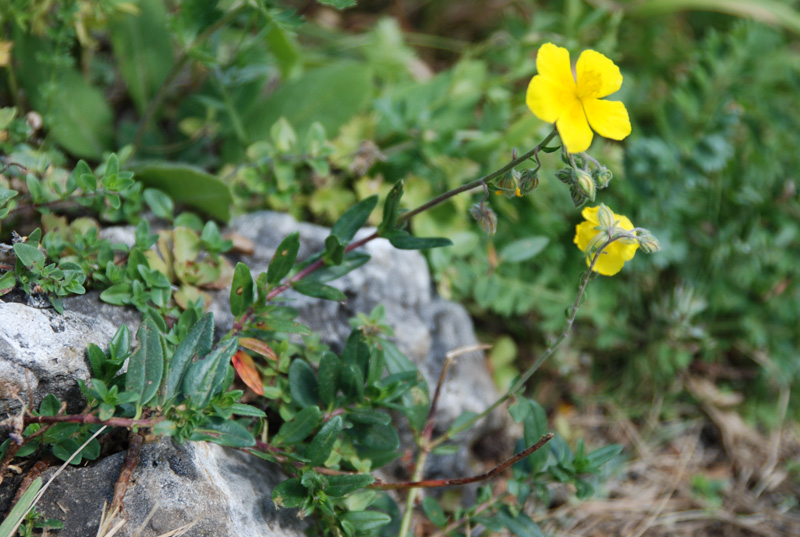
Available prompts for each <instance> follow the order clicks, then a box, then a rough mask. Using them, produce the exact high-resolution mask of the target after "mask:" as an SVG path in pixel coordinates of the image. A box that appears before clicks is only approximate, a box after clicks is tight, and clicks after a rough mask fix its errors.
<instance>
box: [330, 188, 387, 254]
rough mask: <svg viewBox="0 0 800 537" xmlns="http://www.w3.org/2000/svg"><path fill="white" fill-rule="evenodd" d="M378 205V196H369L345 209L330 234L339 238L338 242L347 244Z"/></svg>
mask: <svg viewBox="0 0 800 537" xmlns="http://www.w3.org/2000/svg"><path fill="white" fill-rule="evenodd" d="M377 204H378V196H370V197H368V198H366V199H363V200H361V201H359V202H358V203H356V204H355V205H353V206H352V207H350V208H349V209H347V211H345V213H344V214H343V215H342V216H341V217H340V218H339V220H337V221H336V223H335V224H333V228H331V234H332V235H336V236H337V237H338V238H339V242H341V243H342V244H347V243H349V242H350V241H351V240H353V237H355V235H356V232H357V231H358V230H359V229H361V227H362V226H363V225H364V224H365V223H366V222H367V219H368V218H369V215H370V214H371V213H372V210H373V209H375V206H376V205H377Z"/></svg>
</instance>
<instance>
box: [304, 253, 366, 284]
mask: <svg viewBox="0 0 800 537" xmlns="http://www.w3.org/2000/svg"><path fill="white" fill-rule="evenodd" d="M369 259H370V255H369V254H368V253H365V252H356V251H352V252H347V253H346V254H344V258H342V263H341V264H340V265H332V266H328V267H324V268H321V269H319V270H316V271H314V272H312V273H311V274H309V275H308V276H306V277H305V278H303V281H307V282H320V283H325V282H330V281H333V280H337V279H339V278H341V277H342V276H344V275H345V274H347V273H348V272H351V271H353V270H355V269H357V268H358V267H360V266H361V265H363V264H364V263H366V262H367V261H369Z"/></svg>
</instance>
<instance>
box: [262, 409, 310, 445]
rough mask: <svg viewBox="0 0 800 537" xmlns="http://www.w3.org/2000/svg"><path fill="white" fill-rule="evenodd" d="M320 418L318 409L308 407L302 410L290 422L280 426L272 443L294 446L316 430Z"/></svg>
mask: <svg viewBox="0 0 800 537" xmlns="http://www.w3.org/2000/svg"><path fill="white" fill-rule="evenodd" d="M321 416H322V414H321V413H320V411H319V407H316V406H309V407H306V408H304V409H303V410H301V411H300V412H298V413H297V414H296V415H295V417H294V418H293V419H292V420H290V421H287V422H286V423H284V424H283V425H281V428H280V430H278V434H276V435H275V437H274V438H273V439H272V442H273V443H275V444H296V443H297V442H301V441H303V440H305V439H306V438H307V437H308V435H310V434H311V432H312V431H313V430H314V429H316V428H317V425H318V424H319V420H320V418H321Z"/></svg>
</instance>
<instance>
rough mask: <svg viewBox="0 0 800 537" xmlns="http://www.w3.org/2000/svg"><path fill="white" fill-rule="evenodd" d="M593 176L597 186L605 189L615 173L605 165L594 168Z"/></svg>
mask: <svg viewBox="0 0 800 537" xmlns="http://www.w3.org/2000/svg"><path fill="white" fill-rule="evenodd" d="M592 178H594V180H595V183H596V184H597V188H599V189H603V188H605V187H607V186H608V184H609V183H610V182H611V179H613V178H614V174H613V173H611V170H609V169H608V168H606V167H605V166H600V167H599V168H595V169H593V170H592Z"/></svg>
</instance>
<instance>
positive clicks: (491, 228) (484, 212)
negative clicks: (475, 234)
mask: <svg viewBox="0 0 800 537" xmlns="http://www.w3.org/2000/svg"><path fill="white" fill-rule="evenodd" d="M469 214H470V215H471V216H472V218H474V219H475V221H476V222H478V225H479V226H480V227H481V229H482V230H483V231H484V232H485V233H486V234H487V235H490V236H493V235H494V234H495V233H496V232H497V215H496V214H495V212H494V211H493V210H492V209H491V207H488V206H486V205H484V204H483V203H476V204H475V205H473V206H472V207H470V209H469Z"/></svg>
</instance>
